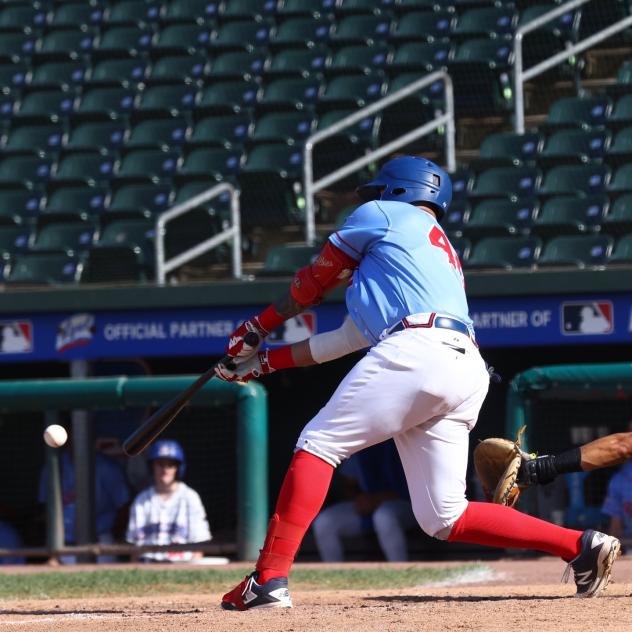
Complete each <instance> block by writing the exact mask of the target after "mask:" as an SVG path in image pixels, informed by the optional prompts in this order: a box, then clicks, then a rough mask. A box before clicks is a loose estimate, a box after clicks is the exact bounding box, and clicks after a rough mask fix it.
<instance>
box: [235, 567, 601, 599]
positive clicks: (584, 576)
mask: <svg viewBox="0 0 632 632" xmlns="http://www.w3.org/2000/svg"><path fill="white" fill-rule="evenodd" d="M592 574H593V572H592V571H586V572H585V573H577V574H576V575H575V583H576V584H577V585H578V586H582V585H584V584H590V582H591V581H592ZM244 601H245V600H244Z"/></svg>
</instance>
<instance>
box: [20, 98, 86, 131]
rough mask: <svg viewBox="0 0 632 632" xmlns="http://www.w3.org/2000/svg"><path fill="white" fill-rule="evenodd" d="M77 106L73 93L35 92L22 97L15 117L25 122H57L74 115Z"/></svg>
mask: <svg viewBox="0 0 632 632" xmlns="http://www.w3.org/2000/svg"><path fill="white" fill-rule="evenodd" d="M77 105H78V99H77V97H76V95H75V94H74V93H73V92H68V91H65V90H33V91H30V92H28V93H26V94H25V95H24V96H23V97H22V99H21V101H20V103H19V106H18V108H17V112H16V114H15V117H16V119H19V120H21V121H23V122H38V123H47V122H50V121H53V122H56V121H59V120H62V119H64V118H66V117H69V116H70V115H72V114H73V113H74V111H75V109H76V108H77Z"/></svg>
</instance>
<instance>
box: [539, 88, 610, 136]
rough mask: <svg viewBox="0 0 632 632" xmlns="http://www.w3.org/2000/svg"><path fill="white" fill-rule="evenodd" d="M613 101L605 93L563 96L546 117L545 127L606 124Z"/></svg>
mask: <svg viewBox="0 0 632 632" xmlns="http://www.w3.org/2000/svg"><path fill="white" fill-rule="evenodd" d="M611 106H612V103H611V101H610V99H609V97H607V96H604V95H598V96H592V97H563V98H561V99H558V100H557V101H555V102H554V103H553V104H552V105H551V107H550V109H549V114H548V116H547V119H546V123H545V127H547V128H553V129H554V128H559V127H583V128H585V129H588V128H591V127H596V126H600V125H605V124H606V122H607V121H608V116H609V113H610V109H611Z"/></svg>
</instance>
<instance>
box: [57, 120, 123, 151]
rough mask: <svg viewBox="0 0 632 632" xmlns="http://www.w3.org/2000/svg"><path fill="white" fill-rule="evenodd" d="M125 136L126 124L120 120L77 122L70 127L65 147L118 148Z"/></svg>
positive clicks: (81, 148) (107, 149) (72, 148)
mask: <svg viewBox="0 0 632 632" xmlns="http://www.w3.org/2000/svg"><path fill="white" fill-rule="evenodd" d="M126 138H127V126H126V125H125V124H124V123H122V122H121V121H99V122H96V123H79V124H78V125H76V126H75V127H73V128H72V131H71V132H70V137H69V138H68V142H67V143H66V147H67V148H68V149H70V150H73V151H76V150H86V151H89V150H93V149H100V150H103V151H111V150H116V149H120V148H121V147H122V146H123V145H124V144H125V139H126Z"/></svg>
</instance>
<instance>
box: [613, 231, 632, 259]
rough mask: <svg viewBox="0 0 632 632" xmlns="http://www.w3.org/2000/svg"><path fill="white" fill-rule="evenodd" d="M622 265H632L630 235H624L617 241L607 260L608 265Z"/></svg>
mask: <svg viewBox="0 0 632 632" xmlns="http://www.w3.org/2000/svg"><path fill="white" fill-rule="evenodd" d="M617 263H622V264H625V265H628V266H629V265H630V264H631V263H632V233H630V234H628V235H624V236H623V237H621V239H619V241H617V244H616V246H615V247H614V250H613V251H612V254H611V255H610V258H609V259H608V265H611V264H617Z"/></svg>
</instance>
